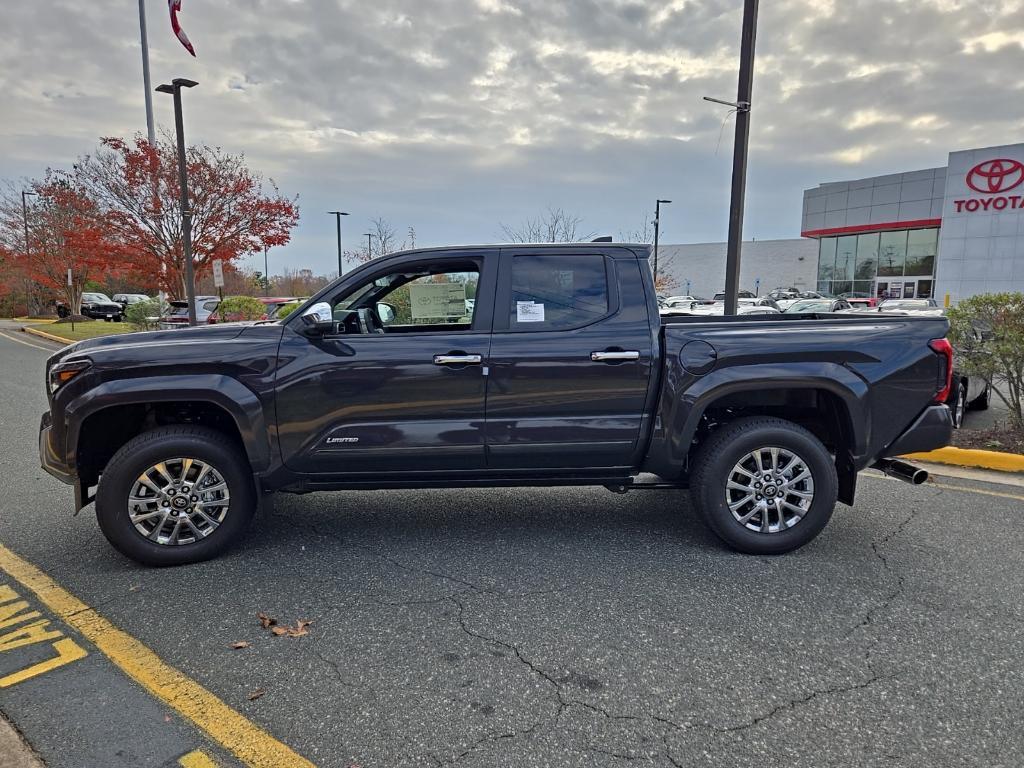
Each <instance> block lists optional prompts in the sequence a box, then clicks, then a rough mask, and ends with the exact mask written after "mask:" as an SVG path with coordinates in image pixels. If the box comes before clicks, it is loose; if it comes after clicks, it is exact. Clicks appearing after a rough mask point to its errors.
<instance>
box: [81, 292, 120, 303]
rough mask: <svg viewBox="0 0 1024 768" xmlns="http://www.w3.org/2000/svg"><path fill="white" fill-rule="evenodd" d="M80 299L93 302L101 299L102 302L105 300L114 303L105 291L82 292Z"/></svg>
mask: <svg viewBox="0 0 1024 768" xmlns="http://www.w3.org/2000/svg"><path fill="white" fill-rule="evenodd" d="M82 299H83V300H84V301H95V302H100V301H102V302H106V303H107V304H113V303H114V302H112V301H111V300H110V297H109V296H107V295H106V294H105V293H83V294H82Z"/></svg>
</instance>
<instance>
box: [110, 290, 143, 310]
mask: <svg viewBox="0 0 1024 768" xmlns="http://www.w3.org/2000/svg"><path fill="white" fill-rule="evenodd" d="M149 300H150V297H149V296H147V295H146V294H144V293H115V294H114V301H115V302H116V303H117V304H120V305H121V309H128V307H129V305H131V304H139V303H141V302H143V301H149Z"/></svg>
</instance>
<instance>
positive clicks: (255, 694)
mask: <svg viewBox="0 0 1024 768" xmlns="http://www.w3.org/2000/svg"><path fill="white" fill-rule="evenodd" d="M265 693H266V691H264V690H263V689H262V688H257V689H256V690H255V691H253V692H252V693H250V694H249V701H256V699H258V698H259V697H260V696H262V695H263V694H265Z"/></svg>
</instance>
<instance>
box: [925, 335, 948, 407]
mask: <svg viewBox="0 0 1024 768" xmlns="http://www.w3.org/2000/svg"><path fill="white" fill-rule="evenodd" d="M928 346H929V347H931V349H932V351H933V352H935V354H937V355H938V356H939V361H940V362H939V374H938V376H937V377H936V382H935V388H936V392H935V397H934V398H933V399H932V402H934V403H944V402H946V400H947V399H949V393H950V392H951V391H952V389H953V345H952V344H950V343H949V339H932V340H931V341H929V342H928Z"/></svg>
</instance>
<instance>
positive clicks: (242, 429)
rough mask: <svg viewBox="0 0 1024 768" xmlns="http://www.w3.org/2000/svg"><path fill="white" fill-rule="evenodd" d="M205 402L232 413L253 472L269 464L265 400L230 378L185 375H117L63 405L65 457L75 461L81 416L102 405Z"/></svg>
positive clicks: (73, 463) (263, 468)
mask: <svg viewBox="0 0 1024 768" xmlns="http://www.w3.org/2000/svg"><path fill="white" fill-rule="evenodd" d="M177 401H190V402H205V403H211V404H213V405H216V406H219V407H220V408H223V409H224V410H225V411H227V413H228V414H230V415H231V418H232V419H233V420H234V422H235V426H236V427H237V428H238V433H239V434H240V435H241V436H242V444H243V447H244V448H245V452H246V455H247V456H248V458H249V463H250V465H251V466H252V469H253V471H255V472H260V471H263V470H266V469H267V468H269V466H270V456H271V444H270V439H271V436H270V430H269V429H268V428H267V419H266V416H265V414H264V412H263V404H262V403H261V402H260V400H259V398H258V397H257V396H256V394H255V393H254V392H253V391H252V390H250V389H249V388H248V387H246V386H245V385H244V384H242V383H241V382H239V381H238V380H237V379H232V378H230V377H228V376H222V375H218V374H184V375H174V376H147V377H146V378H139V379H117V380H114V381H107V382H104V383H103V384H100V385H99V386H97V387H94V388H92V389H90V390H88V391H87V392H85V393H83V394H82V395H80V396H79V397H77V398H75V399H74V400H72V401H71V402H70V403H68V405H67V408H66V409H65V419H66V427H67V428H66V432H65V434H66V435H67V438H66V439H67V460H68V464H69V465H70V466H75V465H76V463H77V451H78V436H79V431H80V430H81V426H82V424H83V423H84V422H85V420H86V419H87V418H88V417H89V416H91V415H93V414H95V413H97V412H98V411H102V410H103V409H105V408H112V407H116V406H119V405H138V404H149V403H170V402H177Z"/></svg>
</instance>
